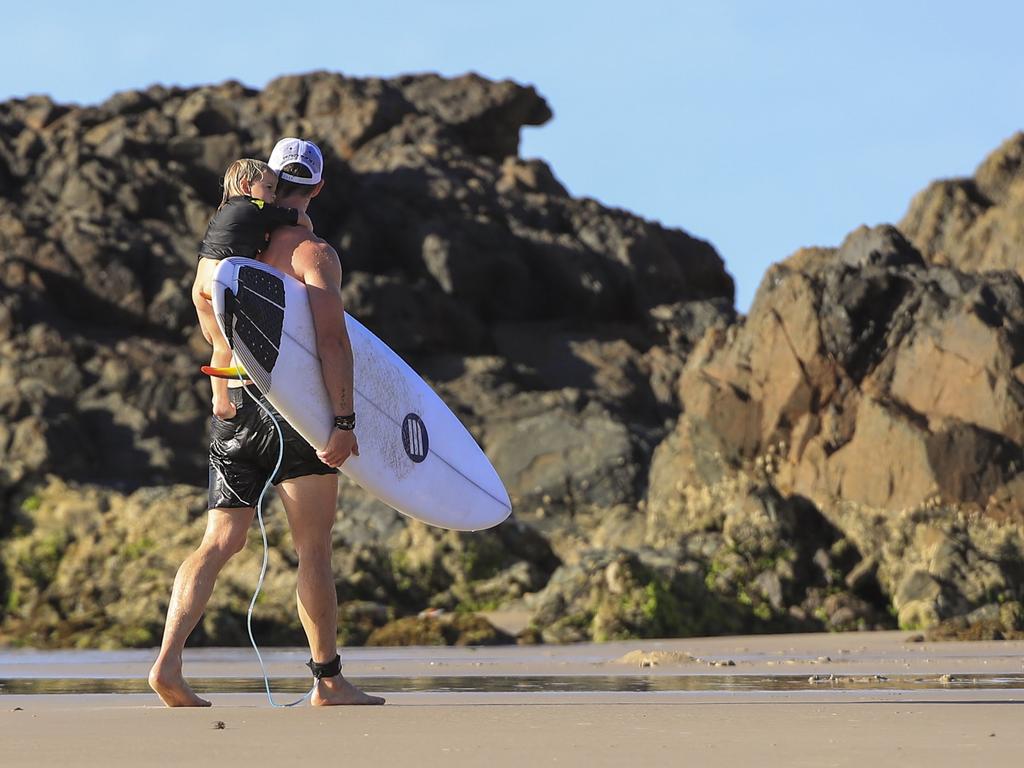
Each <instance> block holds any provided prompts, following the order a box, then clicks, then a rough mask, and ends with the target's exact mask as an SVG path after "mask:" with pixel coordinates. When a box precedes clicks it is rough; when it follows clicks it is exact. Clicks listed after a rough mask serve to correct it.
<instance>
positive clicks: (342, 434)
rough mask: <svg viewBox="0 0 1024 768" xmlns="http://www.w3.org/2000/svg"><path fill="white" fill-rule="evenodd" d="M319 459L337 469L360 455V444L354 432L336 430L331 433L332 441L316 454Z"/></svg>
mask: <svg viewBox="0 0 1024 768" xmlns="http://www.w3.org/2000/svg"><path fill="white" fill-rule="evenodd" d="M316 455H317V458H318V459H320V461H322V462H323V463H324V464H326V465H327V466H329V467H334V468H335V469H337V468H338V467H340V466H341V465H342V464H344V463H345V460H346V459H348V457H349V456H350V455H351V456H358V455H359V443H358V442H357V441H356V433H355V432H354V431H353V430H350V429H349V430H345V429H335V430H332V431H331V439H330V440H328V441H327V447H326V448H324V449H323V450H322V451H317V452H316Z"/></svg>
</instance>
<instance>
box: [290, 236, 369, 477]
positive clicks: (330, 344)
mask: <svg viewBox="0 0 1024 768" xmlns="http://www.w3.org/2000/svg"><path fill="white" fill-rule="evenodd" d="M292 263H293V265H294V267H295V270H296V273H297V274H298V275H299V277H301V278H302V280H303V282H305V284H306V289H307V291H308V294H309V305H310V309H311V310H312V312H313V325H314V327H315V329H316V346H317V353H318V354H319V356H320V367H321V370H322V372H323V377H324V385H325V386H326V387H327V394H328V396H329V397H330V400H331V407H332V408H333V409H334V415H335V416H348V415H349V414H352V413H353V412H354V411H355V408H354V405H353V398H354V389H353V381H352V369H353V365H352V344H351V342H350V340H349V338H348V329H347V328H346V327H345V302H344V301H343V300H342V298H341V262H340V261H339V260H338V254H337V252H336V251H335V250H334V249H333V248H332V247H331V246H329V245H328V244H327V243H324V242H322V241H321V242H306V243H303V244H302V245H300V246H299V247H298V248H297V249H296V251H295V254H294V259H293V262H292ZM350 453H353V454H355V455H356V456H358V455H359V446H358V444H357V443H356V440H355V434H354V433H353V432H352V431H345V430H339V429H335V430H333V431H332V433H331V438H330V442H329V443H328V445H327V447H326V448H324V450H322V451H319V452H318V453H317V455H318V456H319V457H320V460H321V461H323V462H324V463H325V464H328V465H329V466H332V467H338V466H341V464H343V463H344V462H345V460H346V459H347V458H348V456H349V454H350Z"/></svg>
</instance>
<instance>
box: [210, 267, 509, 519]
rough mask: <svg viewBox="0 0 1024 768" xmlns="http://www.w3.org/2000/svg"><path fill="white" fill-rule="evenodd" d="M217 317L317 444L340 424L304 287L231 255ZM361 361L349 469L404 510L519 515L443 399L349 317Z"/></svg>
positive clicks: (247, 364) (269, 394) (271, 393)
mask: <svg viewBox="0 0 1024 768" xmlns="http://www.w3.org/2000/svg"><path fill="white" fill-rule="evenodd" d="M211 295H212V301H213V308H214V312H215V314H216V316H217V322H218V324H219V325H220V328H221V331H223V332H224V335H225V336H226V337H227V339H228V341H229V343H230V344H231V348H232V349H233V350H234V352H235V356H236V357H237V359H238V361H239V362H240V363H241V364H242V365H243V366H244V368H245V370H246V373H247V374H248V376H249V378H251V380H252V381H253V383H255V384H256V386H257V387H259V389H260V391H261V392H263V394H264V395H266V398H267V400H269V401H270V402H271V403H272V404H273V405H274V407H275V408H277V410H278V411H279V412H280V413H281V415H282V416H283V417H284V418H285V419H287V420H288V422H289V423H290V424H291V425H292V426H293V427H295V429H296V431H297V432H298V433H299V434H301V435H302V436H303V437H304V438H305V439H306V440H307V442H309V444H310V445H312V446H313V447H314V448H317V449H322V448H323V447H324V446H325V445H326V444H327V441H328V438H329V437H330V434H331V430H332V429H333V419H334V411H333V409H332V408H331V405H330V401H329V398H328V394H327V388H326V387H325V386H324V382H323V378H322V375H321V370H320V358H319V356H318V355H317V352H316V331H315V327H314V325H313V315H312V312H311V310H310V306H309V299H308V296H307V294H306V287H305V285H304V284H303V283H302V282H301V281H299V280H296V279H295V278H293V277H291V276H290V275H286V274H284V273H282V272H280V271H278V270H276V269H273V268H272V267H269V266H267V265H266V264H263V263H261V262H259V261H254V260H252V259H245V258H241V257H231V258H228V259H224V260H223V261H221V262H220V264H219V265H218V267H217V270H216V271H215V273H214V276H213V285H212V291H211ZM345 322H346V327H347V328H348V335H349V339H351V342H352V353H353V358H354V363H355V370H354V382H355V410H356V419H357V421H356V437H357V438H358V440H359V456H351V457H350V458H349V459H348V460H346V462H345V463H344V464H343V465H342V467H341V470H342V471H343V472H344V473H345V474H346V475H348V476H349V477H350V478H352V480H354V481H355V482H356V483H358V484H359V485H361V486H362V487H363V488H365V489H366V490H367V491H369V492H370V493H372V494H373V495H374V496H376V497H377V498H379V499H381V500H382V501H384V502H385V503H387V504H389V505H390V506H392V507H394V508H395V509H396V510H398V511H399V512H401V513H402V514H404V515H408V516H409V517H412V518H415V519H416V520H420V521H422V522H424V523H428V524H430V525H436V526H439V527H442V528H450V529H453V530H457V531H477V530H481V529H484V528H490V527H493V526H495V525H498V523H500V522H502V521H503V520H505V518H507V517H508V516H509V514H511V512H512V505H511V503H510V501H509V497H508V492H507V491H506V490H505V486H504V485H503V484H502V482H501V479H500V478H499V477H498V473H497V472H496V471H495V470H494V467H493V466H492V465H491V462H490V461H489V460H488V459H487V457H486V456H485V455H484V452H483V451H482V450H481V449H480V447H479V446H478V445H477V444H476V441H475V440H474V439H473V436H472V435H470V434H469V432H468V431H467V430H466V428H465V427H464V426H463V424H462V422H460V421H459V419H458V417H456V416H455V414H454V413H452V412H451V410H450V409H449V408H448V406H446V405H445V404H444V402H443V401H442V400H441V398H440V397H438V396H437V394H436V393H435V392H434V391H433V390H432V389H431V388H430V386H429V385H428V384H427V383H426V382H425V381H423V379H422V378H420V376H419V375H418V374H417V373H416V372H415V371H414V370H413V369H412V368H410V367H409V366H408V365H407V364H406V363H405V361H403V360H402V359H401V358H400V357H399V356H398V355H397V354H395V352H393V351H392V350H391V349H390V348H389V347H388V346H387V345H386V344H385V343H384V342H382V341H381V340H380V339H378V338H377V337H376V336H374V335H373V334H372V333H371V332H370V331H368V330H367V329H366V328H365V327H364V326H363V325H362V324H361V323H359V322H358V321H357V320H355V319H354V318H353V317H352V316H351V315H349V314H348V313H346V314H345Z"/></svg>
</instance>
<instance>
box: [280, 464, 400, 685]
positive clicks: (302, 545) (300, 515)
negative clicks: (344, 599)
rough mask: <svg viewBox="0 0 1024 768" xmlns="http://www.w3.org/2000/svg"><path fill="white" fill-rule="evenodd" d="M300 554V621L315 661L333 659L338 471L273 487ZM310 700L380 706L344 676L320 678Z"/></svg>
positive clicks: (335, 613) (335, 630)
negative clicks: (333, 537)
mask: <svg viewBox="0 0 1024 768" xmlns="http://www.w3.org/2000/svg"><path fill="white" fill-rule="evenodd" d="M277 492H278V495H279V496H280V497H281V501H282V502H283V503H284V508H285V512H286V513H287V514H288V525H289V526H290V527H291V531H292V539H293V541H294V542H295V552H296V554H298V556H299V574H298V587H297V589H296V597H297V598H298V608H299V620H300V621H302V628H303V629H304V630H305V631H306V638H307V639H308V640H309V651H310V654H311V655H312V657H313V661H315V662H318V663H321V664H322V663H327V662H330V661H333V659H334V656H335V654H336V653H337V652H338V595H337V592H335V589H334V573H333V572H332V570H331V529H332V528H333V527H334V516H335V514H336V511H337V504H338V476H337V475H305V476H303V477H297V478H294V479H292V480H285V481H284V482H282V483H281V484H280V485H279V486H278V488H277ZM312 701H313V704H314V705H325V704H383V703H384V699H382V698H380V697H379V696H369V695H367V694H365V693H363V692H362V691H360V690H359V689H358V688H356V687H355V686H353V685H352V684H351V683H349V682H348V681H347V680H346V679H345V678H344V676H343V675H341V674H338V675H336V676H334V677H331V678H326V677H325V678H322V679H321V680H320V681H319V682H318V684H317V687H316V690H315V691H314V692H313V699H312Z"/></svg>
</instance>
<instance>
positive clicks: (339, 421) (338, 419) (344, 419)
mask: <svg viewBox="0 0 1024 768" xmlns="http://www.w3.org/2000/svg"><path fill="white" fill-rule="evenodd" d="M334 428H335V429H341V430H344V431H345V432H351V431H352V430H353V429H355V428H356V415H355V414H354V413H351V414H349V415H348V416H335V417H334Z"/></svg>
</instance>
